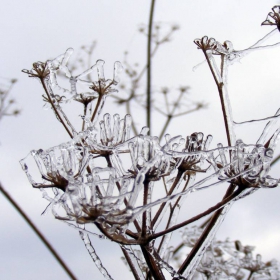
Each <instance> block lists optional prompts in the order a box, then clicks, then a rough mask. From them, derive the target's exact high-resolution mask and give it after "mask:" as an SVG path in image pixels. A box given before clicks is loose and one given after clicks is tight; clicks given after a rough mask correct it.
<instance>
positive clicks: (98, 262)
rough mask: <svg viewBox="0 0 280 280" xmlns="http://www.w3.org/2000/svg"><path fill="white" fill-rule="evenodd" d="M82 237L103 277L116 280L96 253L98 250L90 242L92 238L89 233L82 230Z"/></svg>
mask: <svg viewBox="0 0 280 280" xmlns="http://www.w3.org/2000/svg"><path fill="white" fill-rule="evenodd" d="M80 237H81V239H82V240H83V242H84V244H85V246H86V249H87V250H88V253H89V254H90V256H91V258H92V260H93V262H94V263H95V265H96V267H97V268H98V270H99V271H100V273H101V274H102V275H103V277H104V278H105V279H107V280H114V279H113V278H112V277H111V275H110V274H109V273H108V271H107V269H106V268H105V267H104V266H103V264H102V262H101V260H100V258H99V257H98V255H97V254H96V251H95V250H94V248H93V247H92V244H91V242H90V239H89V237H88V235H87V234H85V233H84V232H82V231H80Z"/></svg>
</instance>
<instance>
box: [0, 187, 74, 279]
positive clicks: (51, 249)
mask: <svg viewBox="0 0 280 280" xmlns="http://www.w3.org/2000/svg"><path fill="white" fill-rule="evenodd" d="M0 191H1V192H2V194H3V195H4V196H5V198H6V199H7V200H8V201H9V202H10V203H11V204H12V205H13V207H14V208H15V209H16V210H17V211H18V213H19V214H20V215H21V217H22V218H23V219H24V220H25V222H26V223H27V224H28V225H29V226H30V227H31V228H32V230H33V231H34V233H35V234H36V235H37V236H38V238H39V239H40V240H41V241H42V242H43V243H44V245H45V246H46V247H47V248H48V249H49V251H50V253H51V254H52V255H53V257H54V258H55V259H56V260H57V262H58V263H59V264H60V266H61V267H62V268H63V269H64V271H65V272H66V273H67V274H68V276H69V277H70V279H73V280H76V279H77V278H76V277H75V276H74V274H73V272H72V271H71V270H70V269H69V268H68V266H67V265H66V264H65V262H64V261H63V260H62V259H61V258H60V256H59V255H58V253H57V252H56V251H55V249H54V248H53V247H52V245H51V244H50V243H49V242H48V241H47V239H46V238H45V237H44V235H43V234H42V233H41V232H40V230H39V229H38V228H37V227H36V226H35V224H33V222H32V221H31V220H30V219H29V217H28V216H27V215H26V214H25V213H24V212H23V210H22V209H21V207H20V206H19V205H18V204H17V203H16V201H15V200H14V199H13V198H12V197H11V196H10V195H9V194H8V193H7V191H6V190H5V189H4V187H3V186H2V184H1V183H0Z"/></svg>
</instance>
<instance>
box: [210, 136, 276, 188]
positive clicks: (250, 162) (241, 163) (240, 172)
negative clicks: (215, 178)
mask: <svg viewBox="0 0 280 280" xmlns="http://www.w3.org/2000/svg"><path fill="white" fill-rule="evenodd" d="M218 150H219V157H218V158H217V159H215V160H214V161H213V159H212V160H210V161H212V162H214V164H213V165H214V168H215V169H216V170H219V179H220V180H226V179H228V182H230V183H232V184H234V185H236V186H240V187H241V186H242V187H244V188H260V187H264V188H274V187H276V186H277V185H278V182H279V181H278V179H273V178H271V177H270V176H269V175H268V172H269V170H270V164H271V161H272V158H273V149H271V148H266V147H264V146H263V145H260V144H256V145H245V144H244V143H243V142H242V140H237V141H236V145H235V146H234V148H232V149H224V147H223V146H222V145H221V144H219V145H218ZM225 150H228V153H229V156H228V157H229V158H230V162H228V161H227V156H226V153H225Z"/></svg>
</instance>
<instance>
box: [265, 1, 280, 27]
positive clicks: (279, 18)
mask: <svg viewBox="0 0 280 280" xmlns="http://www.w3.org/2000/svg"><path fill="white" fill-rule="evenodd" d="M261 25H276V26H277V28H278V30H279V31H280V6H279V5H276V6H274V7H273V8H272V12H269V13H268V15H267V18H266V20H265V21H264V22H262V24H261Z"/></svg>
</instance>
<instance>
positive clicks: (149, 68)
mask: <svg viewBox="0 0 280 280" xmlns="http://www.w3.org/2000/svg"><path fill="white" fill-rule="evenodd" d="M155 2H156V1H155V0H152V1H151V8H150V17H149V29H148V46H147V127H149V128H150V134H152V131H151V81H152V59H151V49H152V29H153V16H154V7H155Z"/></svg>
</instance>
